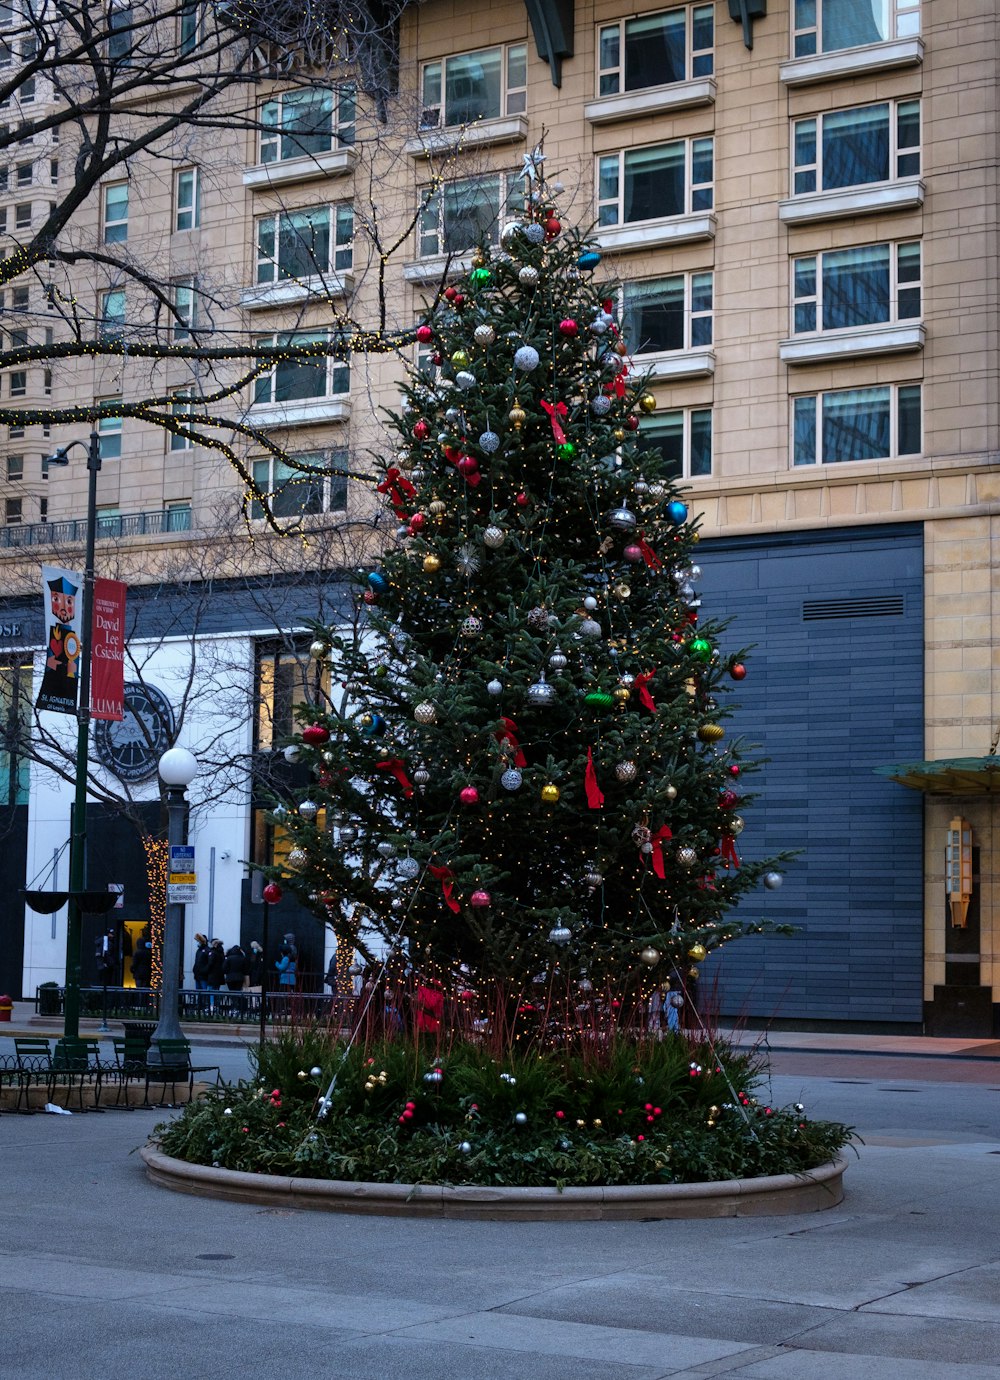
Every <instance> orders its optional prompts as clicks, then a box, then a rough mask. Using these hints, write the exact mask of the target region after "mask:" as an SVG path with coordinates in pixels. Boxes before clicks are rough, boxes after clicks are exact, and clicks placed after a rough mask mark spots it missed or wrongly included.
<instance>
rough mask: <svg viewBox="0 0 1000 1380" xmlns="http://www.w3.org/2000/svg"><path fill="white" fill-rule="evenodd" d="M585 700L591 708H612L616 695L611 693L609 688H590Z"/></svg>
mask: <svg viewBox="0 0 1000 1380" xmlns="http://www.w3.org/2000/svg"><path fill="white" fill-rule="evenodd" d="M583 702H584V704H586V705H588V706H589V707H590V708H591V709H610V708H611V706H612V705H613V704H614V702H615V697H614V695H609V694H608V692H607V690H589V691H588V692H587V694H586V695H584V697H583Z"/></svg>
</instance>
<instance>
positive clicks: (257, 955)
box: [247, 939, 264, 992]
mask: <svg viewBox="0 0 1000 1380" xmlns="http://www.w3.org/2000/svg"><path fill="white" fill-rule="evenodd" d="M247 962H248V963H249V967H250V984H249V985H250V991H251V992H259V991H260V989H261V987H262V986H263V985H264V950H263V949H262V948H261V946H260V945H259V944H258V943H257V941H256V939H251V941H250V957H249V959H248V960H247Z"/></svg>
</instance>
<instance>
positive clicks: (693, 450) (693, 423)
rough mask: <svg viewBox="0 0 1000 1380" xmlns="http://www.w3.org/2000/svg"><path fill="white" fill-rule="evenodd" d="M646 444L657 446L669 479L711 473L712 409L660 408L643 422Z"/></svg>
mask: <svg viewBox="0 0 1000 1380" xmlns="http://www.w3.org/2000/svg"><path fill="white" fill-rule="evenodd" d="M642 441H643V445H644V447H648V449H650V450H658V451H659V452H660V455H661V456H662V457H663V460H664V461H665V463H666V467H667V469H666V474H667V477H668V478H670V479H690V478H692V477H694V476H695V475H701V474H711V473H712V409H711V408H709V407H704V408H678V409H677V410H676V411H672V412H657V413H656V414H655V415H654V416H652V417H650V418H649V419H648V421H645V422H643V424H642Z"/></svg>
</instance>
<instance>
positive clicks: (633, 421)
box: [625, 412, 639, 431]
mask: <svg viewBox="0 0 1000 1380" xmlns="http://www.w3.org/2000/svg"><path fill="white" fill-rule="evenodd" d="M625 427H626V429H627V430H628V431H638V430H639V418H638V417H637V416H636V415H635V413H634V412H630V413H629V415H628V416H627V417H626V418H625Z"/></svg>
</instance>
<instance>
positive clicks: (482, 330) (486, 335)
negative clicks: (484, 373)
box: [472, 321, 497, 349]
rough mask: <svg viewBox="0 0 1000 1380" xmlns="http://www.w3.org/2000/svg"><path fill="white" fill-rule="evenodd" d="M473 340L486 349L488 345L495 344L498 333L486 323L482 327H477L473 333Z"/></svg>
mask: <svg viewBox="0 0 1000 1380" xmlns="http://www.w3.org/2000/svg"><path fill="white" fill-rule="evenodd" d="M472 338H473V340H474V341H475V342H476V344H477V345H480V346H482V348H483V349H485V348H486V346H487V345H492V344H493V342H494V340H496V338H497V333H496V331H495V330H494V329H493V327H492V326H490V325H487V323H486V322H485V321H484V322H483V324H482V325H481V326H477V327H476V329H475V330H474V331H473V332H472Z"/></svg>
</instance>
